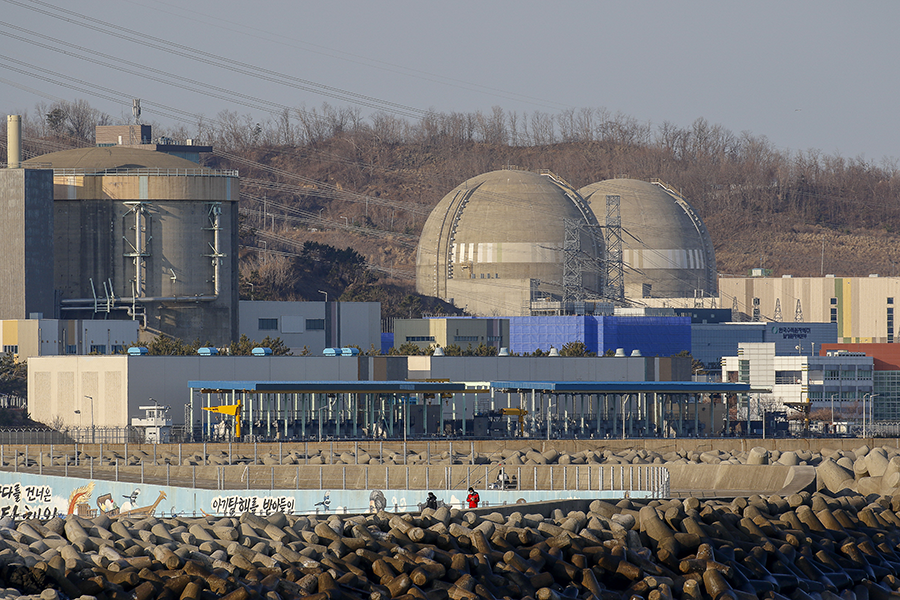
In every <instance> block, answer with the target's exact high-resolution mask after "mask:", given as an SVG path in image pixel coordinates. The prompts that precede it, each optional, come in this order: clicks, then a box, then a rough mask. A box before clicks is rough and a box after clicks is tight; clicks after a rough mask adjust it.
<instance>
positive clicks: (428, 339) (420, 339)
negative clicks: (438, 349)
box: [406, 335, 434, 342]
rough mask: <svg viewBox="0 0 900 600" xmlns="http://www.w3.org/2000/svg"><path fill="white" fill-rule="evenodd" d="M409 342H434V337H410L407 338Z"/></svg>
mask: <svg viewBox="0 0 900 600" xmlns="http://www.w3.org/2000/svg"><path fill="white" fill-rule="evenodd" d="M406 341H407V342H433V341H434V336H433V335H408V336H406Z"/></svg>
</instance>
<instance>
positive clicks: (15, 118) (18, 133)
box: [6, 115, 22, 169]
mask: <svg viewBox="0 0 900 600" xmlns="http://www.w3.org/2000/svg"><path fill="white" fill-rule="evenodd" d="M6 148H7V154H6V163H7V165H6V166H7V167H8V168H10V169H18V168H20V167H21V166H22V117H21V116H19V115H7V117H6Z"/></svg>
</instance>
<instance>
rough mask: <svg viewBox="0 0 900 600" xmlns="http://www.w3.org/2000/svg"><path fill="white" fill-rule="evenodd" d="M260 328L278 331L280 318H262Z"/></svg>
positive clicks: (261, 329)
mask: <svg viewBox="0 0 900 600" xmlns="http://www.w3.org/2000/svg"><path fill="white" fill-rule="evenodd" d="M259 329H260V331H277V330H278V319H277V318H274V319H260V320H259Z"/></svg>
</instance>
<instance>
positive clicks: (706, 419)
mask: <svg viewBox="0 0 900 600" xmlns="http://www.w3.org/2000/svg"><path fill="white" fill-rule="evenodd" d="M690 380H691V361H690V358H688V357H634V356H625V357H594V358H588V357H580V358H574V357H547V356H543V357H535V356H528V357H521V356H520V357H514V356H510V357H463V356H442V357H441V356H362V355H359V356H333V357H325V356H224V355H221V354H219V355H213V354H210V355H209V356H146V355H134V356H128V355H118V356H56V357H34V358H32V359H30V360H29V361H28V394H29V396H28V410H29V412H30V413H31V415H32V416H33V417H34V418H35V419H37V420H40V421H41V422H44V423H52V422H58V423H60V424H61V425H62V426H64V427H66V428H67V431H68V433H69V435H71V436H72V437H73V438H74V439H76V440H78V441H87V440H91V439H93V440H96V441H104V442H109V443H115V442H122V441H124V438H125V437H126V436H128V435H134V432H133V430H130V429H129V427H130V426H131V425H133V424H134V423H135V421H134V420H135V419H141V418H143V417H145V416H146V415H145V414H144V411H143V410H142V409H141V407H142V406H155V405H159V406H160V407H163V408H165V407H168V411H167V413H166V419H167V420H168V422H170V423H171V426H172V427H171V431H172V437H173V438H174V439H176V440H182V441H189V440H190V441H202V440H213V439H216V438H217V437H218V438H221V437H222V432H223V431H227V430H228V427H227V424H226V425H221V424H219V419H220V418H221V419H225V418H227V417H228V415H221V413H220V414H213V413H210V412H209V411H204V410H203V408H204V407H207V406H208V405H215V406H221V405H228V404H229V403H231V402H233V401H234V400H235V399H236V398H237V397H238V396H239V395H240V394H241V393H245V394H246V403H247V405H246V414H244V415H242V416H243V417H244V419H243V420H244V423H243V425H244V427H243V431H242V434H243V435H247V436H253V439H259V440H267V439H271V440H275V439H281V440H299V439H310V440H311V439H316V438H318V437H332V438H355V439H372V438H376V437H382V438H383V437H385V436H387V437H397V436H400V435H402V434H403V433H404V432H406V433H407V434H410V435H428V436H438V437H445V436H462V435H465V436H467V437H468V436H473V435H475V436H479V437H488V436H506V435H515V434H517V433H518V431H519V428H518V426H519V423H518V422H515V421H516V420H515V419H512V418H511V417H509V416H508V415H502V414H500V413H501V409H503V408H519V407H520V398H521V397H522V396H523V394H527V395H528V397H529V406H528V407H527V410H528V415H527V416H525V417H524V418H523V420H524V423H523V427H522V430H523V433H524V434H525V435H528V436H536V435H542V436H545V435H546V429H547V427H546V420H547V418H548V417H547V414H548V413H547V410H546V407H547V404H548V402H549V404H550V406H551V407H552V411H551V412H552V414H551V416H550V417H549V418H550V420H551V421H552V422H551V427H550V430H551V435H553V436H556V435H560V436H569V437H573V436H576V435H577V436H579V437H586V438H589V437H594V438H598V437H599V438H605V437H612V436H616V437H618V436H621V435H622V431H621V423H622V414H623V409H622V402H623V400H622V398H625V401H624V402H625V410H624V413H625V414H626V416H627V415H631V418H632V423H633V429H632V432H633V433H631V435H714V434H717V433H719V432H721V431H724V430H725V429H726V426H727V416H726V412H725V410H724V407H723V405H722V402H721V400H720V397H721V396H720V394H721V393H723V392H724V391H725V390H728V393H732V392H734V391H735V390H737V388H728V387H724V388H721V389H720V390H719V391H715V390H713V389H711V388H697V387H691V386H696V385H697V384H694V383H692V382H691V381H690ZM509 382H552V383H553V385H552V386H551V385H549V383H548V384H547V385H543V387H541V388H540V389H535V390H534V391H533V395H534V398H535V402H537V404H536V405H535V406H534V407H533V408H532V407H531V404H530V403H531V400H530V398H531V396H532V392H531V391H522V390H519V389H518V388H516V389H515V390H512V389H511V388H508V387H507V388H503V387H502V384H506V383H509ZM592 382H602V383H603V384H604V385H605V386H607V387H605V388H599V387H592V386H596V384H595V383H592ZM193 383H196V384H197V385H196V386H194V387H191V385H192V384H193ZM189 384H191V385H189ZM658 384H662V385H663V388H665V389H663V388H656V389H652V388H651V387H643V389H639V388H641V386H653V385H658ZM517 385H520V386H521V385H524V384H522V383H518V384H517ZM566 385H569V386H581V387H572V388H569V389H563V388H562V387H558V386H566ZM298 386H302V387H299V388H298ZM316 386H321V387H316ZM460 386H466V387H464V388H463V387H460ZM609 386H613V387H609ZM685 386H688V387H685ZM201 389H203V390H215V392H214V393H213V392H207V393H204V394H201V393H200V390H201ZM636 394H637V395H636ZM654 394H655V396H654ZM692 394H693V396H691V395H692ZM626 395H627V398H626V397H625V396H626ZM638 395H639V396H640V399H638ZM329 396H331V400H334V402H333V403H332V402H330V401H329V400H330V399H329ZM401 396H405V397H406V398H407V399H408V400H407V401H406V402H401V401H400V400H399V398H400V397H401ZM201 397H202V398H203V399H202V401H201ZM685 397H691V398H699V399H700V401H699V402H694V401H693V400H691V401H682V400H681V399H682V398H685ZM711 397H712V398H714V399H715V400H716V402H710V400H709V399H710V398H711ZM645 398H650V400H645ZM653 398H657V399H658V398H666V400H665V401H664V402H663V403H662V405H661V406H660V408H659V409H657V411H658V412H659V417H658V418H657V417H655V416H651V420H652V421H653V422H654V423H657V422H658V425H655V426H654V427H652V428H651V427H650V426H649V425H648V424H647V410H648V409H649V410H650V411H652V410H654V408H653V407H654V405H653ZM670 399H675V400H670ZM742 401H743V399H742ZM734 402H735V400H732V404H733V403H734ZM251 404H252V405H251ZM645 404H646V407H645V406H644V405H645ZM401 406H402V407H406V408H408V410H406V411H405V412H404V413H403V414H401V413H400V412H399V408H398V407H401ZM539 406H540V408H539ZM648 407H649V408H648ZM695 410H696V411H697V413H698V414H697V415H694V414H693V412H692V411H695ZM251 411H252V413H251ZM652 414H655V413H652ZM404 423H406V425H404ZM138 424H140V421H138ZM216 425H219V427H218V430H217V429H216V428H215V426H216ZM526 425H527V427H525V426H526ZM657 427H658V428H659V430H657V429H656V428H657ZM217 431H218V433H217ZM539 432H540V433H539ZM628 432H629V430H628V429H627V428H626V434H628Z"/></svg>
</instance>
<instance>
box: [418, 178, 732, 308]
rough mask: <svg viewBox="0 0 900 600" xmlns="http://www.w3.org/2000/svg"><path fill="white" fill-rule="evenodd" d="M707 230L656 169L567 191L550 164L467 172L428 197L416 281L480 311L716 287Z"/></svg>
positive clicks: (704, 293)
mask: <svg viewBox="0 0 900 600" xmlns="http://www.w3.org/2000/svg"><path fill="white" fill-rule="evenodd" d="M716 277H717V275H716V260H715V254H714V251H713V246H712V241H711V239H710V236H709V233H708V232H707V230H706V227H705V226H704V225H703V222H702V220H701V219H700V217H699V216H697V214H696V213H695V212H694V211H693V209H692V208H691V206H690V204H689V203H688V202H687V201H686V200H685V199H684V198H683V197H681V195H680V194H678V193H677V192H676V191H675V190H674V189H673V188H671V187H670V186H667V185H665V184H664V183H662V182H661V181H658V180H653V181H651V182H645V181H637V180H633V179H612V180H608V181H601V182H598V183H593V184H591V185H588V186H586V187H584V188H582V189H581V190H578V191H576V190H575V189H574V188H573V187H572V186H570V185H569V184H568V183H566V182H565V181H564V180H562V179H561V178H560V177H558V176H556V175H554V174H553V173H551V172H549V171H542V172H540V173H535V172H530V171H522V170H518V169H514V168H507V169H504V170H500V171H492V172H490V173H485V174H483V175H479V176H477V177H473V178H472V179H469V180H467V181H465V182H464V183H462V184H460V185H459V186H457V187H456V188H455V189H453V190H452V191H451V192H450V193H449V194H447V195H446V196H445V197H444V198H443V199H442V200H441V201H440V202H439V203H438V204H437V206H436V207H435V208H434V210H433V211H432V212H431V215H430V216H429V217H428V220H427V221H426V223H425V227H424V228H423V230H422V236H421V238H420V240H419V248H418V255H417V259H416V289H417V291H419V292H420V293H422V294H427V295H430V296H437V297H440V298H442V299H444V300H446V301H448V302H451V303H453V304H455V305H456V306H457V307H459V308H464V309H466V310H467V312H469V313H470V314H474V315H482V316H498V315H509V316H527V315H540V314H544V315H547V314H562V315H564V314H590V313H594V312H597V311H599V310H609V309H610V308H611V307H612V306H626V305H629V304H632V303H637V304H643V303H645V302H644V301H645V300H647V299H650V298H698V297H715V295H716Z"/></svg>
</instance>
